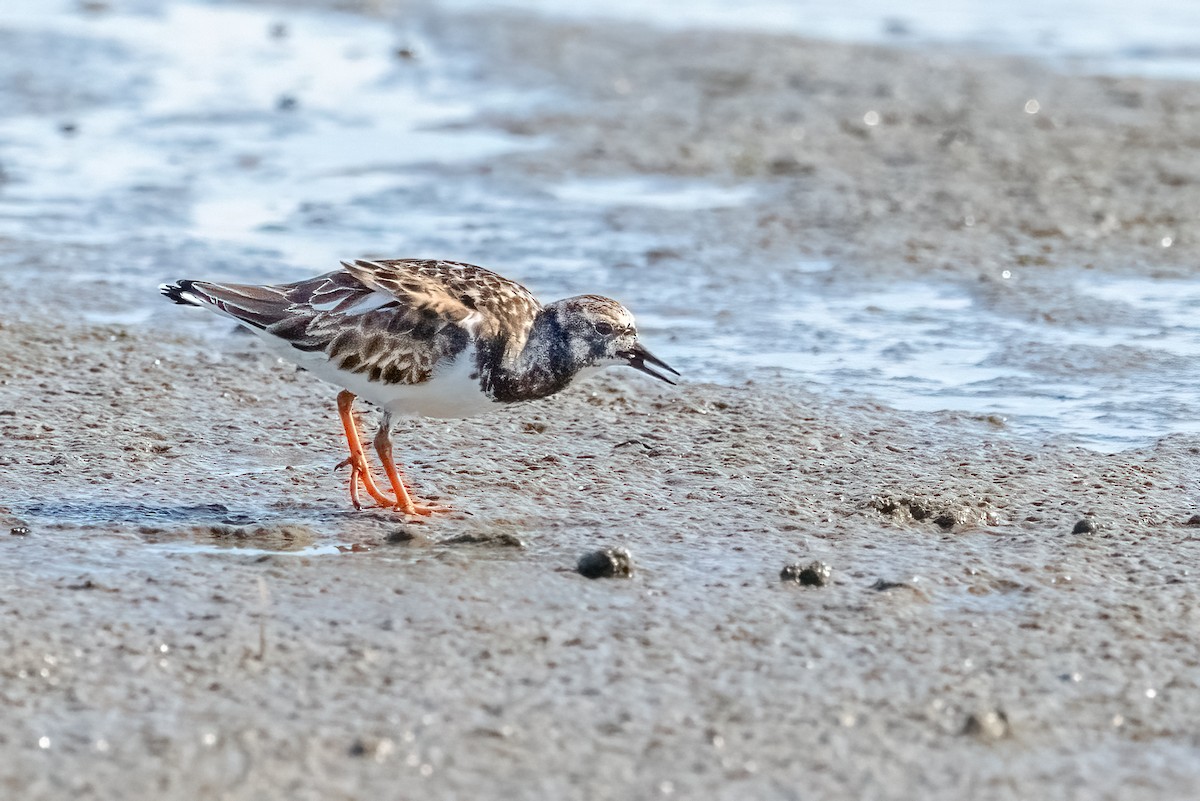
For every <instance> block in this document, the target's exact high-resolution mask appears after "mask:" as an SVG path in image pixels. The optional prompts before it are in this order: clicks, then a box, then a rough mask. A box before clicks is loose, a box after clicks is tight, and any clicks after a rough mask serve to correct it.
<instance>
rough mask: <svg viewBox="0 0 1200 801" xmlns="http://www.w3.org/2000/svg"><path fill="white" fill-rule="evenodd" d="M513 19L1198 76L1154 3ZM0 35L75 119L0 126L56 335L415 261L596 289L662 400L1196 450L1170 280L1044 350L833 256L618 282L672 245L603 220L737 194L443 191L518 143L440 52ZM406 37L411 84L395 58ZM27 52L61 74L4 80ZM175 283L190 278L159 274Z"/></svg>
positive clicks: (172, 320) (343, 41) (55, 14)
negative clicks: (608, 299)
mask: <svg viewBox="0 0 1200 801" xmlns="http://www.w3.org/2000/svg"><path fill="white" fill-rule="evenodd" d="M445 2H446V3H448V4H449V7H453V8H478V7H480V6H482V5H483V3H481V2H478V0H445ZM512 3H513V4H514V5H517V6H520V7H524V8H533V9H536V10H537V11H540V12H543V13H546V14H557V15H562V14H570V15H573V16H577V17H580V18H585V17H589V16H604V17H617V18H627V19H634V20H640V21H648V22H650V23H652V24H656V25H664V26H673V27H680V26H712V25H717V26H726V27H738V28H752V29H761V30H769V31H788V32H794V33H801V34H805V35H811V36H817V37H826V38H834V39H841V40H854V41H872V42H886V43H892V44H897V45H900V46H916V45H917V44H919V43H921V42H930V41H936V42H940V43H949V44H953V45H956V46H959V45H961V46H963V47H966V46H971V47H985V48H988V49H990V50H994V51H1000V52H1016V53H1023V54H1029V55H1034V56H1037V57H1039V58H1045V59H1048V60H1050V61H1051V62H1060V63H1064V64H1065V63H1068V62H1069V63H1071V64H1072V65H1074V66H1076V67H1079V66H1083V67H1085V68H1087V69H1093V70H1097V71H1106V72H1112V73H1123V72H1126V71H1129V72H1138V73H1144V74H1153V75H1170V76H1173V77H1182V78H1187V77H1191V76H1195V75H1198V74H1200V72H1198V71H1197V66H1198V65H1200V46H1197V45H1196V44H1195V43H1197V42H1200V13H1196V12H1193V11H1192V10H1191V6H1190V5H1186V4H1182V3H1177V2H1167V0H1147V2H1143V3H1140V4H1137V5H1136V6H1133V5H1127V4H1124V3H1118V2H1115V0H1087V1H1086V2H1085V1H1084V0H1079V1H1078V2H1071V1H1070V0H1050V1H1049V2H1022V3H1014V4H1006V5H1005V6H1003V7H1000V6H997V5H995V4H992V3H983V2H965V3H964V2H958V3H939V2H923V3H922V2H918V3H913V4H909V5H907V6H906V7H905V8H904V9H903V10H902V11H900V12H897V11H896V10H895V9H894V8H892V7H890V6H889V5H888V4H884V3H874V2H866V1H865V0H849V2H843V3H839V4H836V6H830V5H828V4H823V3H815V2H811V3H810V2H792V3H784V2H763V0H753V1H752V2H748V3H737V4H733V3H728V4H727V3H719V2H716V0H701V2H696V3H686V4H685V3H673V2H663V1H660V2H649V3H647V2H633V0H606V2H603V3H600V2H590V1H589V2H583V3H576V4H571V5H569V6H567V5H565V4H557V3H550V2H548V0H512ZM0 36H3V37H4V41H7V42H8V43H9V45H10V46H9V47H0V65H2V66H3V68H4V69H5V71H6V74H12V73H18V74H32V75H34V76H35V78H34V80H35V81H42V82H45V83H47V84H48V85H51V86H53V85H61V86H62V87H65V89H64V91H66V90H67V89H70V90H71V91H91V92H93V93H95V94H96V95H97V96H98V97H100V98H102V101H101V102H95V103H92V104H90V105H88V106H87V107H86V108H84V109H83V110H72V111H71V112H70V113H69V114H68V113H63V114H56V113H53V112H52V111H51V112H50V113H48V112H47V110H46V109H45V108H43V107H33V106H31V107H30V108H28V109H20V108H9V109H7V110H3V109H0V111H2V112H3V113H0V166H2V168H3V171H4V178H5V180H4V182H3V183H0V237H7V238H9V239H12V240H20V241H22V242H25V243H27V244H32V245H35V246H38V247H41V248H44V249H45V250H46V251H47V252H51V253H53V252H62V253H63V254H64V256H63V259H64V263H66V264H69V265H71V266H70V267H69V269H68V271H67V273H66V276H65V279H64V280H66V281H67V282H69V283H70V284H72V285H73V286H75V287H76V288H77V289H78V290H80V291H82V292H85V293H87V294H89V295H90V296H91V298H92V303H91V305H90V306H89V307H88V308H86V309H84V310H83V312H82V313H83V314H84V315H85V316H86V317H87V318H88V319H91V320H92V321H94V322H98V323H118V324H130V325H143V324H158V325H172V326H184V327H190V328H191V330H194V331H196V332H197V333H208V332H212V331H215V330H216V329H217V328H220V326H219V325H217V324H215V322H214V321H213V320H211V319H200V318H201V317H202V315H195V316H192V317H181V316H180V315H178V314H177V312H176V310H174V309H171V308H169V307H167V306H166V305H165V304H163V303H162V302H161V299H160V298H159V297H158V295H157V292H156V290H155V285H156V283H157V282H159V281H161V280H167V279H175V278H180V277H195V278H200V277H213V278H224V279H235V280H243V281H262V282H268V281H283V280H294V279H297V278H301V277H306V276H308V275H312V274H316V273H320V272H324V271H326V270H328V269H332V268H333V267H334V266H335V265H336V263H337V261H338V260H339V259H341V258H349V257H357V256H361V255H375V256H394V257H400V256H438V257H446V258H456V259H462V260H469V261H475V262H478V263H482V264H484V265H485V266H493V267H496V268H497V269H500V270H501V271H502V272H504V273H506V274H509V275H511V276H513V277H515V278H519V279H521V280H523V281H525V282H527V283H528V284H529V285H530V286H531V287H532V288H533V289H535V290H536V291H537V292H539V294H541V295H543V296H544V297H554V296H562V295H568V294H575V293H578V292H583V291H598V292H606V293H610V294H615V295H617V296H619V297H621V298H622V299H623V300H625V301H626V302H627V303H628V304H629V305H631V306H632V307H633V308H634V309H635V310H636V311H637V313H638V314H639V317H640V319H641V321H642V329H643V332H644V334H645V336H646V337H647V339H648V341H650V342H652V343H659V342H661V343H663V344H662V345H655V349H656V350H660V351H662V352H663V355H664V356H665V357H667V358H669V359H670V360H671V361H672V362H674V363H676V366H678V367H679V368H680V369H681V370H683V371H684V372H685V373H686V374H687V376H688V378H689V379H690V380H718V381H727V382H741V381H744V380H746V379H748V378H753V377H755V376H759V375H762V374H763V373H764V371H765V372H767V373H769V374H770V375H771V376H772V377H781V378H782V379H783V380H786V381H791V382H795V383H796V385H798V386H806V387H816V388H818V389H820V390H821V391H824V392H827V393H828V394H829V395H830V397H831V398H845V397H860V398H862V397H866V398H874V399H877V400H880V401H882V402H884V403H886V404H889V405H892V406H895V407H898V408H901V409H911V410H917V411H934V410H939V409H952V410H962V411H965V412H968V413H970V414H976V415H980V416H981V417H985V418H989V419H995V420H997V421H999V420H1001V419H1002V418H1007V419H1008V423H1007V430H1016V431H1020V432H1023V433H1033V434H1036V435H1038V436H1051V435H1065V436H1069V437H1071V438H1073V439H1074V440H1075V441H1078V442H1082V443H1084V444H1087V445H1089V446H1092V447H1096V448H1100V449H1104V450H1117V449H1120V448H1124V447H1128V446H1133V445H1141V444H1146V443H1148V442H1151V441H1153V440H1154V439H1155V438H1157V437H1159V436H1162V435H1165V434H1169V433H1173V432H1194V431H1197V430H1200V422H1198V421H1200V402H1198V398H1200V392H1197V390H1198V389H1200V367H1198V366H1197V360H1196V359H1195V356H1196V354H1197V352H1200V323H1198V322H1197V321H1196V317H1195V315H1194V313H1193V309H1194V308H1195V306H1196V303H1197V301H1200V288H1198V287H1196V286H1194V285H1193V284H1192V283H1191V282H1189V281H1182V280H1178V279H1171V280H1168V279H1159V278H1152V277H1150V276H1141V275H1138V274H1137V273H1136V271H1134V272H1133V273H1131V274H1130V275H1128V276H1119V277H1104V278H1097V277H1095V276H1091V275H1086V274H1084V273H1083V271H1082V270H1081V271H1078V272H1075V273H1072V272H1069V271H1067V272H1064V273H1062V274H1061V278H1060V280H1062V281H1063V282H1064V283H1063V285H1064V291H1067V290H1069V291H1074V292H1082V293H1084V294H1087V295H1090V296H1092V297H1094V298H1096V299H1097V300H1103V301H1106V302H1110V303H1119V304H1122V307H1123V308H1125V309H1126V310H1127V311H1128V312H1129V313H1127V314H1124V315H1122V316H1120V318H1119V319H1114V320H1108V319H1103V318H1101V319H1097V320H1096V321H1094V322H1090V323H1087V324H1079V325H1075V326H1072V327H1069V328H1067V327H1064V326H1061V325H1051V324H1040V323H1033V324H1031V323H1030V322H1029V321H1028V320H1026V319H1018V318H1016V317H1009V316H1006V315H1005V314H1003V313H1001V312H998V311H996V310H994V309H991V308H990V307H988V306H987V305H986V304H983V303H981V301H980V298H979V297H978V296H977V295H976V294H975V293H974V292H972V291H970V290H969V289H965V288H963V287H961V286H957V285H952V284H941V283H934V282H929V281H917V280H913V281H901V282H897V283H893V284H890V285H883V286H862V285H860V284H859V283H858V282H857V281H855V280H854V279H853V276H849V277H847V276H843V275H842V274H841V272H840V271H839V270H838V269H837V266H836V265H834V264H830V263H825V262H820V261H815V262H814V261H811V260H807V261H806V260H803V259H799V258H797V259H795V260H790V261H784V262H781V263H777V264H765V265H763V266H762V273H763V278H762V280H760V281H755V282H748V283H747V284H746V285H745V286H741V287H739V288H738V291H737V292H734V293H731V292H729V287H728V286H727V285H720V284H715V283H713V282H712V281H710V280H707V279H706V277H705V275H704V274H703V273H695V274H689V273H687V272H686V271H684V270H683V269H682V268H679V269H678V270H677V272H676V273H674V274H672V275H670V276H669V277H664V278H663V279H662V280H647V278H646V275H647V273H646V272H645V271H644V270H641V269H639V268H636V265H639V264H642V263H644V259H645V254H646V253H647V252H650V251H669V250H670V249H671V248H673V247H678V248H680V249H686V247H687V244H688V243H687V242H686V241H684V240H682V239H679V238H678V237H676V238H675V239H672V235H671V234H669V233H663V231H669V230H671V226H670V225H669V224H664V225H658V226H656V227H655V228H654V229H653V230H652V231H651V230H646V229H641V228H639V227H638V226H637V225H636V224H630V225H622V226H614V225H613V224H612V222H611V221H612V219H613V217H614V215H617V216H620V215H625V216H624V217H623V218H622V219H626V220H628V219H636V217H637V215H638V212H639V210H646V209H650V210H653V211H654V213H655V214H657V215H659V216H660V218H661V219H663V220H666V221H667V222H668V223H669V221H670V219H671V215H677V218H678V219H679V220H680V221H681V222H682V221H684V220H686V219H691V218H694V217H695V216H696V215H702V214H706V213H712V212H714V211H716V210H720V209H722V208H731V207H738V206H741V205H743V204H748V203H752V202H754V201H755V199H756V198H757V197H758V196H759V193H760V191H761V190H762V187H760V186H759V185H757V184H755V183H754V182H753V181H751V180H746V181H742V182H725V183H721V184H715V183H709V182H704V181H696V180H683V179H677V178H667V177H662V176H654V175H639V176H628V177H617V178H612V179H578V180H568V181H565V182H560V183H554V184H551V185H534V184H530V185H521V186H516V185H512V184H504V183H501V182H497V181H493V180H489V179H488V177H487V176H486V174H485V173H483V172H480V173H478V174H474V175H472V174H469V173H466V172H463V171H460V172H458V173H456V176H455V177H454V178H453V179H452V180H448V179H447V178H446V176H445V174H444V173H443V172H442V170H444V169H445V168H446V167H448V166H452V165H462V164H467V163H473V162H485V161H486V160H488V159H493V158H497V157H500V156H502V155H503V154H505V153H511V152H514V151H516V150H519V149H529V148H537V147H539V146H540V145H541V144H542V143H540V142H539V141H538V140H537V139H536V138H532V139H531V138H530V137H518V136H513V135H509V134H506V133H504V132H501V131H498V130H495V129H489V128H485V127H481V126H477V125H472V124H471V121H472V120H473V119H474V118H475V117H476V116H477V115H478V114H479V113H480V112H481V111H485V110H489V109H492V110H497V109H498V110H505V111H513V110H519V109H520V108H522V107H523V106H525V105H527V104H529V103H530V102H532V100H533V99H532V98H530V97H528V96H527V95H520V94H517V93H515V92H512V93H505V92H503V91H497V90H496V88H495V85H494V84H492V85H489V86H488V87H486V88H484V87H483V86H482V85H481V84H480V83H478V82H476V81H473V80H471V79H470V78H469V77H465V76H466V75H467V72H469V71H464V70H462V69H461V68H459V67H461V64H462V62H463V60H464V59H466V58H469V56H464V55H463V54H461V53H442V52H439V51H438V49H437V47H436V45H435V44H433V43H430V42H425V41H423V40H422V38H421V33H420V30H419V28H413V29H411V30H407V31H406V32H405V34H404V36H403V37H400V36H399V35H398V33H397V29H396V28H395V26H394V25H393V24H392V23H390V22H389V21H386V20H382V19H379V18H373V17H370V16H355V15H350V14H342V13H335V12H324V11H318V10H295V9H290V8H287V7H283V6H280V7H271V6H242V5H236V4H225V5H217V4H205V3H195V2H165V3H142V4H138V5H134V6H129V7H125V6H119V5H118V6H114V7H112V8H109V9H106V10H105V11H104V13H92V12H89V11H87V10H86V8H84V7H83V6H81V5H80V4H78V3H75V2H68V1H67V0H44V1H43V0H5V2H4V3H3V5H2V6H0ZM414 43H416V44H417V45H418V46H419V47H420V49H421V52H422V57H421V64H420V66H419V68H418V69H414V68H412V66H411V65H409V64H407V63H406V62H405V59H404V57H403V53H398V47H399V46H401V45H404V46H411V45H413V44H414ZM34 51H36V52H39V53H44V52H61V53H71V54H72V55H71V57H70V58H63V59H41V60H38V61H37V62H36V63H33V64H29V63H27V59H28V53H29V52H34ZM6 60H7V62H8V63H5V62H6ZM17 62H21V63H17ZM89 82H94V85H93V83H89ZM14 91H15V90H11V87H10V92H9V95H8V96H16V95H14V94H13V92H14ZM106 93H107V94H106ZM679 230H686V226H683V225H680V226H679ZM1164 246H1165V245H1164ZM114 253H115V254H118V256H117V257H116V258H114ZM68 254H69V255H68ZM710 257H711V258H712V260H713V261H714V262H719V261H720V258H721V254H720V253H713V254H710ZM731 258H732V257H731ZM180 263H182V264H188V265H199V267H198V268H197V269H202V270H203V275H186V276H185V275H178V274H177V270H176V268H175V267H174V266H173V265H174V264H180ZM631 265H634V266H635V267H634V268H632V269H631ZM6 269H7V270H9V271H10V278H11V280H13V281H15V282H16V285H18V286H19V285H20V282H21V281H26V282H35V281H39V280H42V279H41V274H40V270H38V269H33V268H31V269H29V270H28V271H26V272H21V270H22V268H21V266H20V264H19V263H18V264H16V265H12V266H9V267H7V268H6ZM664 269H666V268H664ZM664 275H665V274H664ZM1002 280H1004V281H1010V280H1011V281H1013V282H1016V283H1019V282H1020V280H1022V276H1020V275H1008V274H1006V275H1004V276H1003V279H1002ZM222 330H224V329H222Z"/></svg>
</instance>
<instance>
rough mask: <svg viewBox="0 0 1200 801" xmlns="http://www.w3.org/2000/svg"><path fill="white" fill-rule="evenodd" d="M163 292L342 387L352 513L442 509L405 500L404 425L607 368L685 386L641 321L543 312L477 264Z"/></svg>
mask: <svg viewBox="0 0 1200 801" xmlns="http://www.w3.org/2000/svg"><path fill="white" fill-rule="evenodd" d="M159 290H160V291H161V292H162V294H164V295H166V296H167V297H168V298H170V299H171V300H173V301H175V302H176V303H179V304H182V305H187V306H201V307H204V308H208V309H211V310H213V311H215V312H219V313H221V314H224V315H226V316H228V317H232V318H233V319H234V320H236V321H237V322H238V323H240V324H241V325H243V326H245V327H246V328H248V329H249V330H250V331H252V332H254V333H255V334H257V335H258V336H259V338H261V339H262V340H263V341H264V342H266V343H267V345H268V346H269V347H270V348H271V350H272V351H274V352H275V353H276V354H278V355H279V356H282V357H283V358H285V359H287V360H289V361H292V362H294V363H296V364H297V365H299V366H300V367H302V368H304V369H305V370H307V371H309V372H310V373H312V374H313V375H315V376H316V377H318V378H320V379H323V380H325V381H327V382H329V383H331V384H334V385H335V386H339V387H341V388H342V391H341V392H340V393H339V394H338V396H337V407H338V413H339V415H340V416H341V420H342V427H343V429H344V431H345V435H346V445H347V446H348V448H349V451H350V456H349V458H347V459H346V460H345V461H343V462H342V463H341V464H340V465H338V466H339V467H343V466H347V465H348V466H349V467H350V501H351V503H353V504H354V507H355V508H356V509H361V508H362V505H361V503H360V502H359V493H358V487H359V483H360V482H361V483H362V486H363V488H364V489H365V490H366V491H367V494H368V495H370V496H371V498H372V500H374V501H375V503H377V504H378V505H380V506H383V507H388V508H392V509H395V510H397V511H400V512H403V513H405V514H409V515H427V514H430V513H432V512H435V511H444V509H442V508H441V507H436V506H433V505H429V504H426V503H418V502H416V501H415V500H414V497H413V496H412V495H411V494H410V493H409V490H408V487H407V486H406V485H405V482H404V478H403V476H402V475H401V473H400V470H399V469H398V467H397V465H396V462H395V460H394V459H393V458H392V438H391V433H392V426H393V423H394V421H395V418H397V417H400V416H425V417H441V418H455V417H470V416H472V415H476V414H481V413H483V412H486V411H489V410H491V409H495V408H497V407H499V406H502V405H504V404H509V403H519V402H522V401H530V400H537V399H539V398H545V397H547V396H549V395H553V394H554V393H556V392H558V391H560V390H562V389H565V388H566V387H567V386H568V385H569V384H570V383H571V382H572V381H573V380H574V379H576V378H579V377H581V376H583V375H586V374H588V373H590V372H593V371H595V370H598V369H601V368H604V367H608V366H611V365H627V366H629V367H633V368H634V369H637V370H640V371H642V372H643V373H647V374H649V375H652V376H654V377H655V378H658V379H660V380H662V381H666V382H667V383H668V384H672V383H674V382H673V381H671V379H669V378H668V377H667V376H666V375H665V373H662V372H658V371H656V370H655V369H654V368H659V369H660V370H663V371H666V372H669V373H672V374H674V375H679V373H678V372H676V371H675V370H674V369H672V368H671V367H670V366H668V365H667V363H666V362H664V361H662V360H661V359H659V358H657V357H655V356H654V355H653V354H651V353H650V352H649V351H648V350H646V349H645V348H644V347H642V345H641V343H640V342H639V341H638V334H637V328H636V327H635V325H634V319H633V315H632V314H630V312H629V310H628V309H626V308H625V307H624V306H622V305H621V304H620V303H618V302H617V301H615V300H612V299H611V298H606V297H601V296H600V295H578V296H576V297H571V298H565V299H563V300H558V301H555V302H553V303H550V304H548V305H546V306H543V305H542V304H541V303H539V302H538V300H537V299H536V298H535V297H534V296H533V295H532V294H531V293H530V292H529V290H527V289H526V288H525V287H523V286H521V285H520V284H518V283H516V282H515V281H510V280H509V279H507V278H504V277H503V276H500V275H497V274H496V273H494V272H491V271H490V270H485V269H484V268H482V267H476V266H474V265H471V264H461V263H458V262H450V261H431V260H416V259H396V260H386V261H363V260H358V261H352V262H342V266H341V269H339V270H334V271H333V272H329V273H325V274H324V275H319V276H317V277H316V278H310V279H308V280H306V281H298V282H296V283H292V284H276V285H270V286H254V285H247V284H225V283H213V282H210V281H190V280H182V281H177V282H175V283H173V284H163V285H162V286H161V287H159ZM356 397H361V398H363V399H364V400H367V401H369V402H371V403H373V404H374V405H375V406H377V407H379V408H380V409H381V410H382V413H383V414H382V417H381V420H380V423H379V429H378V430H377V431H376V433H375V439H374V445H375V450H376V452H377V453H378V455H379V459H380V461H382V462H383V469H384V471H385V473H386V475H387V479H388V481H389V483H390V484H391V489H392V494H393V496H394V497H389V496H388V495H387V494H386V493H385V492H384V491H383V490H382V489H380V487H379V485H378V484H376V482H375V479H374V478H373V477H372V474H371V469H370V465H369V464H368V463H367V457H366V451H365V450H364V448H363V445H362V440H361V439H360V438H359V432H358V425H357V423H356V422H355V419H354V413H353V407H354V400H355V398H356Z"/></svg>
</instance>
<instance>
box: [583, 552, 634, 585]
mask: <svg viewBox="0 0 1200 801" xmlns="http://www.w3.org/2000/svg"><path fill="white" fill-rule="evenodd" d="M575 569H576V570H577V571H579V575H581V576H584V577H585V578H590V579H595V578H613V577H620V578H629V577H630V576H632V575H633V557H632V556H630V555H629V551H627V550H626V549H624V548H605V549H603V550H600V551H591V552H589V553H585V554H584V555H583V556H581V557H579V563H578V564H577V565H576V566H575Z"/></svg>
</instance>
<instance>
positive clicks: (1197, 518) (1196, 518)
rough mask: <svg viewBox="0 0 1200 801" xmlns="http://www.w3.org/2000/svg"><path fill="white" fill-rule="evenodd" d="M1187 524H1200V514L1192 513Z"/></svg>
mask: <svg viewBox="0 0 1200 801" xmlns="http://www.w3.org/2000/svg"><path fill="white" fill-rule="evenodd" d="M1184 525H1185V526H1200V515H1192V516H1191V517H1189V518H1188V519H1187V522H1186V523H1184Z"/></svg>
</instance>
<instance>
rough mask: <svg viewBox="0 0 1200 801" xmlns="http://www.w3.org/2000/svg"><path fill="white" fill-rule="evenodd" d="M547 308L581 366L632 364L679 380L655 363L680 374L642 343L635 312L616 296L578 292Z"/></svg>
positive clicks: (579, 367) (668, 380) (573, 358)
mask: <svg viewBox="0 0 1200 801" xmlns="http://www.w3.org/2000/svg"><path fill="white" fill-rule="evenodd" d="M546 310H547V311H549V312H551V313H552V314H553V315H554V318H555V321H556V322H557V324H558V328H559V330H560V331H562V332H563V335H564V338H565V340H566V345H567V348H568V352H569V357H570V359H571V362H572V363H573V364H574V365H575V366H576V367H577V368H578V369H583V368H587V367H608V366H610V365H614V364H620V365H628V366H629V367H632V368H634V369H635V370H641V371H642V372H643V373H646V374H647V375H652V376H654V377H655V378H657V379H659V380H661V381H666V382H667V383H668V384H674V383H675V382H674V381H672V380H671V379H669V378H667V376H666V375H664V374H662V373H659V372H657V371H655V370H653V369H651V366H653V367H658V368H661V369H662V370H665V371H667V372H669V373H672V374H674V375H679V373H678V372H676V371H675V370H674V369H673V368H672V367H671V366H670V365H668V364H667V363H666V362H664V361H663V360H662V359H659V358H658V357H656V356H655V355H654V354H652V353H651V352H650V351H648V350H646V349H645V348H644V347H642V344H641V343H640V342H638V334H637V326H636V325H635V324H634V320H633V315H632V314H630V312H629V309H626V308H625V307H624V306H622V305H621V304H620V303H617V302H616V301H615V300H613V299H612V298H605V297H601V296H600V295H578V296H576V297H573V298H565V299H563V300H560V301H556V302H555V303H552V304H550V305H549V306H548V307H547V309H546Z"/></svg>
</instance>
